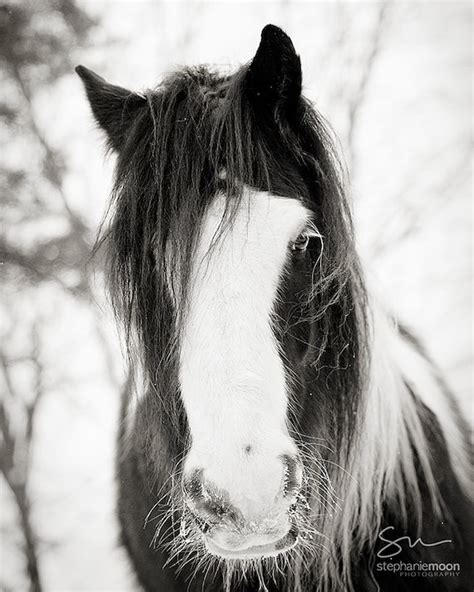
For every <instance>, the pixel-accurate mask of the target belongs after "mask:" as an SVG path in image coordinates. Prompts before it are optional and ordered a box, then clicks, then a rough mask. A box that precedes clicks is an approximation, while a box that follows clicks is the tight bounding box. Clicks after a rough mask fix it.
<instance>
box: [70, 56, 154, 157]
mask: <svg viewBox="0 0 474 592" xmlns="http://www.w3.org/2000/svg"><path fill="white" fill-rule="evenodd" d="M76 72H77V74H78V75H79V77H80V78H81V80H82V82H83V83H84V87H85V89H86V93H87V98H88V99H89V103H90V106H91V109H92V113H93V114H94V117H95V119H96V121H97V123H98V124H99V125H100V127H101V128H102V129H103V130H104V131H105V133H106V134H107V139H108V141H109V144H110V146H111V147H112V148H113V149H114V150H117V151H119V150H120V148H121V146H122V145H123V143H124V141H125V139H126V137H127V133H128V131H129V130H130V128H131V126H132V124H133V121H134V120H135V117H136V116H137V115H138V112H139V111H140V109H142V108H144V107H146V99H145V98H144V97H142V96H140V95H138V94H136V93H134V92H132V91H130V90H127V89H126V88H122V87H121V86H115V85H113V84H109V83H108V82H107V81H106V80H104V79H103V78H102V77H101V76H99V75H98V74H95V72H92V70H89V69H88V68H85V67H84V66H77V68H76Z"/></svg>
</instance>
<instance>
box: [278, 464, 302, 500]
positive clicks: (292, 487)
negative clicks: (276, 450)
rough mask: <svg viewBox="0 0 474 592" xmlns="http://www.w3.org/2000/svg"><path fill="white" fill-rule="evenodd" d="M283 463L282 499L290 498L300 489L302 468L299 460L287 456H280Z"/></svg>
mask: <svg viewBox="0 0 474 592" xmlns="http://www.w3.org/2000/svg"><path fill="white" fill-rule="evenodd" d="M281 459H282V461H283V467H284V473H283V497H292V496H294V495H296V494H297V493H298V492H299V490H300V489H301V481H302V468H301V463H300V461H299V459H298V458H297V457H295V456H290V455H289V454H283V455H282V456H281Z"/></svg>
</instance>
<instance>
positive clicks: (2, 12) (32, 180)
mask: <svg viewBox="0 0 474 592" xmlns="http://www.w3.org/2000/svg"><path fill="white" fill-rule="evenodd" d="M94 26H95V22H94V21H93V20H92V19H91V18H90V17H89V16H88V14H87V13H86V12H85V11H84V10H83V9H82V8H80V7H79V6H78V5H77V3H76V2H75V1H74V0H42V1H41V2H35V1H34V0H30V1H23V2H7V3H2V4H0V63H1V68H2V94H1V96H0V138H1V142H2V145H3V146H8V150H3V151H2V156H1V161H0V183H1V197H0V201H1V204H2V207H1V210H0V223H1V225H2V233H1V237H0V262H1V268H0V269H1V274H2V288H3V289H2V296H1V301H0V305H1V306H2V309H3V310H2V311H1V312H2V318H6V319H8V320H9V321H10V322H8V323H6V325H7V324H8V325H9V328H8V330H7V327H6V326H5V327H4V328H2V346H1V350H0V362H1V364H0V365H1V369H2V373H3V393H2V394H3V397H2V402H1V405H0V434H1V437H2V440H1V444H0V472H1V474H2V476H3V478H4V482H5V483H6V485H7V488H8V490H9V491H10V493H11V495H12V497H13V499H14V502H15V505H16V507H17V510H18V526H19V527H20V529H21V532H22V537H23V545H22V548H23V550H24V557H25V565H26V573H27V576H28V579H29V587H30V590H32V591H35V592H38V591H40V590H41V589H42V581H41V569H40V562H39V555H40V553H39V552H40V545H39V541H40V538H39V536H38V534H37V533H35V528H34V520H32V512H31V510H32V502H31V491H30V474H31V452H32V446H33V437H34V422H35V416H36V412H37V409H38V405H39V403H40V401H41V399H42V398H43V395H44V394H45V387H44V380H43V374H44V367H43V363H42V360H41V346H40V344H41V331H42V328H41V325H40V324H39V323H38V315H39V312H40V311H39V310H38V311H37V313H38V314H33V318H31V319H22V323H24V325H25V326H29V335H27V336H26V337H25V336H24V339H23V342H22V344H21V346H20V350H21V352H20V354H19V353H18V344H17V343H14V342H15V339H14V337H13V335H12V331H11V325H12V322H11V321H12V319H13V318H16V317H18V316H20V317H21V311H20V312H18V311H15V301H16V299H17V295H18V294H19V293H20V292H19V290H20V288H21V291H22V292H23V293H25V291H27V292H29V295H28V298H30V299H31V300H32V301H36V302H41V299H40V298H39V297H38V294H40V293H41V292H42V291H43V296H44V290H45V288H46V289H47V290H48V293H49V294H50V293H51V288H52V289H53V290H59V291H60V292H62V293H64V292H65V293H67V294H68V295H70V296H73V297H75V298H79V299H81V300H86V301H91V300H92V289H91V284H90V278H89V275H88V270H87V265H86V263H87V262H88V259H89V257H90V252H91V245H92V241H93V232H92V231H91V229H90V228H88V227H87V224H86V222H85V221H84V219H83V218H82V217H81V216H80V215H79V214H78V213H77V212H76V211H74V209H73V208H71V207H70V205H69V203H68V200H67V194H66V191H65V189H64V177H65V173H66V170H67V162H65V159H64V157H63V156H62V154H61V153H60V152H59V151H58V150H57V149H55V147H54V146H53V145H52V144H51V143H50V141H49V140H48V134H47V133H45V131H44V130H43V129H42V127H41V124H40V122H39V119H38V117H37V112H36V97H37V95H38V93H40V92H41V91H42V90H43V91H44V89H47V88H49V87H51V86H53V85H54V84H56V83H57V82H58V80H59V79H60V78H61V77H62V76H63V75H65V74H69V73H70V72H71V71H72V68H73V64H72V62H71V57H72V55H73V51H74V50H76V49H77V48H78V47H81V46H83V45H84V44H86V43H87V40H88V35H89V33H90V31H91V29H92V28H93V27H94ZM38 308H39V309H40V308H41V305H40V306H39V307H38ZM25 364H26V367H25ZM25 368H26V369H25ZM28 368H29V371H27V370H28ZM18 370H19V371H20V372H18ZM20 375H21V380H19V379H18V377H19V376H20Z"/></svg>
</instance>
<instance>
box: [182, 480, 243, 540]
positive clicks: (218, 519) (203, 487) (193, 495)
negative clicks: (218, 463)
mask: <svg viewBox="0 0 474 592" xmlns="http://www.w3.org/2000/svg"><path fill="white" fill-rule="evenodd" d="M183 485H184V492H185V496H184V499H185V502H186V505H187V506H188V508H189V509H190V510H191V513H192V514H193V516H194V517H195V519H196V522H197V524H198V526H199V527H200V528H201V530H202V526H201V525H203V524H204V525H206V528H207V529H209V528H210V527H211V526H214V525H217V524H219V523H222V522H229V523H232V524H234V525H235V524H238V523H239V521H240V513H239V512H238V510H236V508H234V506H233V505H232V504H231V503H230V501H229V496H228V494H227V493H226V492H224V491H223V490H221V489H218V488H217V487H216V486H214V485H213V484H211V483H209V482H207V483H206V482H204V480H203V470H202V469H197V470H196V471H194V473H193V474H192V475H191V476H190V477H189V478H187V479H185V481H184V484H183Z"/></svg>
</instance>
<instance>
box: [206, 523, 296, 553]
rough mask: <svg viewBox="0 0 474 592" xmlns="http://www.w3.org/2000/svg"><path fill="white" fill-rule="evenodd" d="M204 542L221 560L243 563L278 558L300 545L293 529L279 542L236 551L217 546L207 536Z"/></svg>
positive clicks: (209, 550) (210, 551)
mask: <svg viewBox="0 0 474 592" xmlns="http://www.w3.org/2000/svg"><path fill="white" fill-rule="evenodd" d="M204 541H205V544H206V547H207V550H208V552H209V553H210V554H211V555H215V556H216V557H220V558H221V559H234V560H236V559H237V560H238V559H240V560H242V561H245V560H250V559H253V560H259V559H266V558H267V557H277V556H278V555H281V554H282V553H286V552H287V551H289V550H290V549H292V548H293V547H295V546H296V544H297V543H298V533H297V531H296V529H294V528H292V529H291V530H290V531H289V532H288V533H287V534H286V535H285V536H283V537H281V538H280V539H278V540H277V541H274V542H271V543H266V544H264V545H255V546H250V547H247V548H244V549H236V550H233V549H224V548H222V547H220V546H219V545H218V544H216V543H215V542H214V541H213V540H212V538H210V537H208V536H205V535H204Z"/></svg>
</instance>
